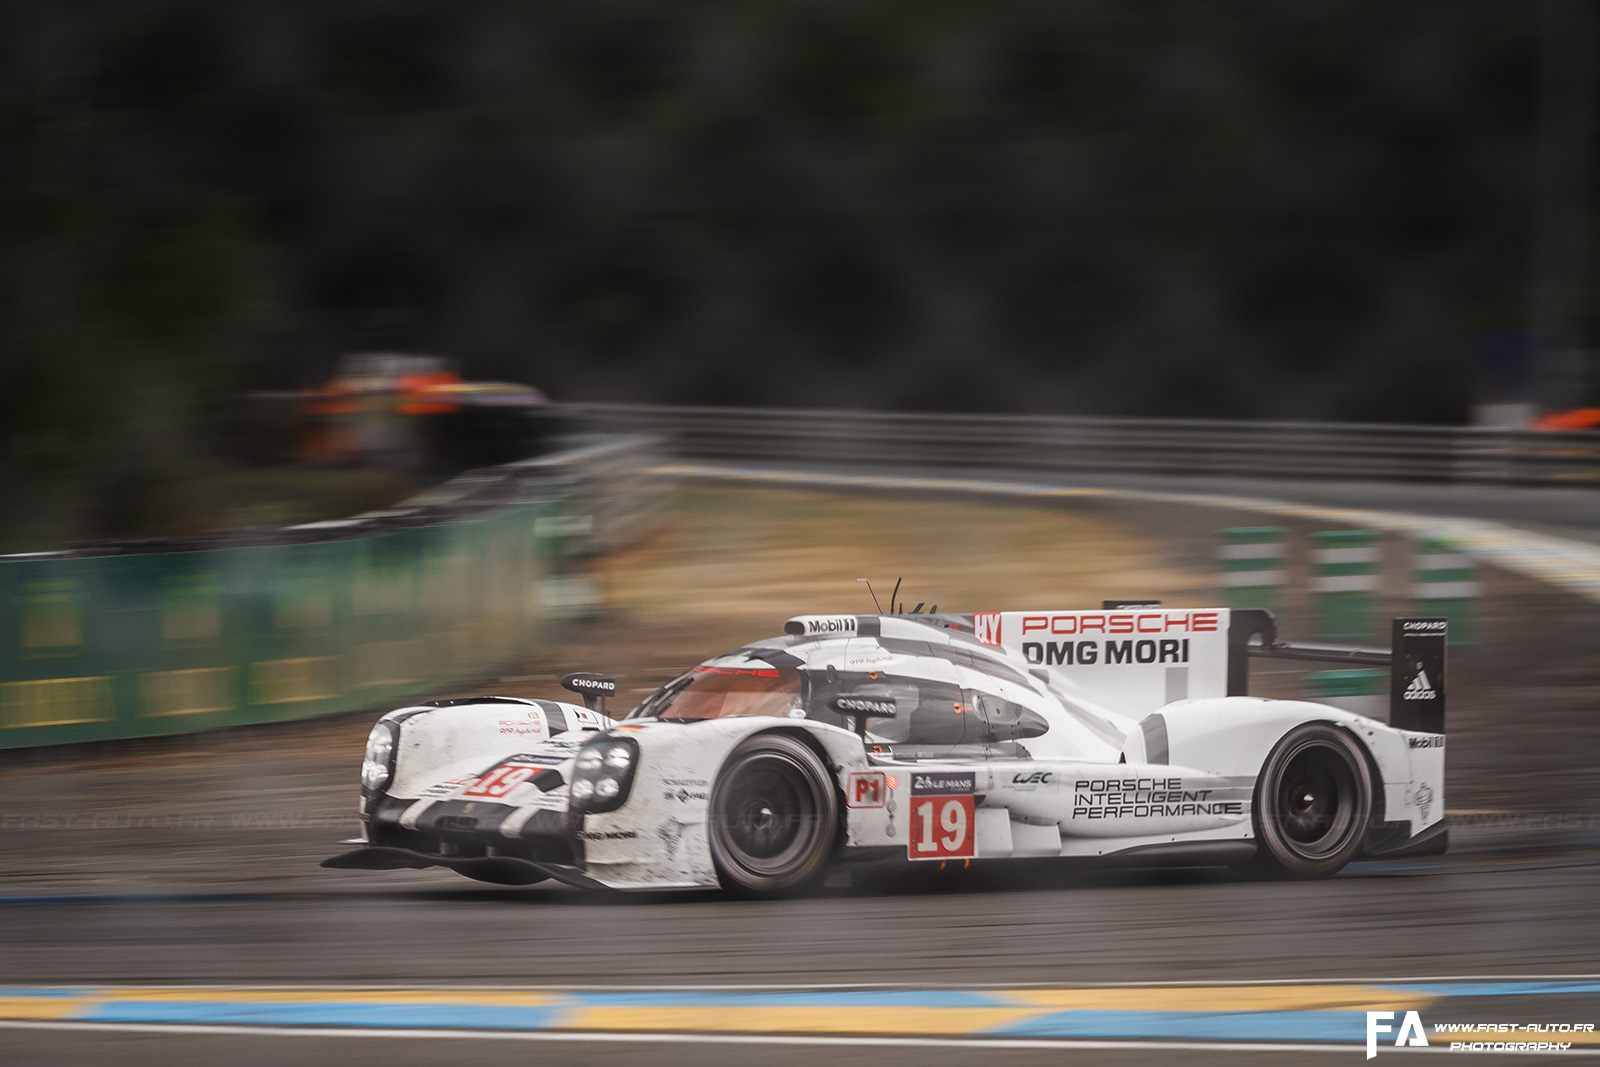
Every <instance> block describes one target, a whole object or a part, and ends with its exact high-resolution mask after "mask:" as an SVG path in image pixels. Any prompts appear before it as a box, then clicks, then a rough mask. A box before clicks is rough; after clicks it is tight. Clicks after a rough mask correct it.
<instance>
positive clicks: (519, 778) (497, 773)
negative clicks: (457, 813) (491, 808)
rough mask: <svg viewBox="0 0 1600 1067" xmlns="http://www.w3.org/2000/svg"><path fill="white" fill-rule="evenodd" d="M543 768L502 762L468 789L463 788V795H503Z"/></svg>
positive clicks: (496, 796) (495, 796) (494, 796)
mask: <svg viewBox="0 0 1600 1067" xmlns="http://www.w3.org/2000/svg"><path fill="white" fill-rule="evenodd" d="M541 770H543V768H542V767H528V766H526V765H519V764H515V763H502V764H501V765H500V766H498V767H496V768H495V769H494V770H492V771H490V772H489V773H488V774H485V775H484V776H483V777H482V778H479V779H478V780H477V781H476V782H473V783H472V784H471V785H470V786H468V787H467V788H466V789H463V790H462V791H461V795H462V796H464V797H493V798H498V797H503V796H505V795H506V794H507V793H509V792H511V791H512V790H513V789H515V788H516V787H517V786H519V785H521V784H522V783H523V782H526V781H527V780H528V779H529V778H532V777H533V776H534V775H536V774H538V773H539V772H540V771H541Z"/></svg>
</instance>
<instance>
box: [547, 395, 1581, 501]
mask: <svg viewBox="0 0 1600 1067" xmlns="http://www.w3.org/2000/svg"><path fill="white" fill-rule="evenodd" d="M568 410H569V411H570V412H571V413H572V414H573V415H574V416H576V417H577V419H578V420H580V421H582V422H583V423H585V424H586V425H589V426H592V427H594V428H596V429H607V430H611V431H619V430H626V431H629V432H635V433H648V434H651V435H654V436H657V437H659V438H661V440H662V441H663V443H664V445H665V447H666V449H667V451H669V452H671V453H672V454H674V455H676V456H679V457H682V458H706V459H784V460H791V461H792V460H797V459H800V460H805V461H806V462H810V463H815V462H828V463H858V462H862V461H871V462H878V463H891V464H904V465H916V466H927V467H942V468H947V469H948V468H961V467H1005V468H1014V469H1019V470H1050V471H1092V472H1127V473H1150V474H1212V475H1250V476H1260V477H1280V478H1308V477H1311V478H1346V479H1359V480H1382V481H1417V482H1469V483H1483V484H1498V485H1580V486H1591V485H1592V486H1597V487H1600V433H1597V432H1581V433H1577V432H1574V433H1541V432H1535V431H1529V430H1505V429H1492V428H1479V427H1447V426H1398V425H1383V424H1362V423H1316V422H1233V421H1223V420H1209V419H1123V418H1100V417H1089V416H1048V415H942V414H921V413H901V412H869V411H808V410H789V409H782V408H712V407H662V406H654V405H643V404H576V405H571V406H570V407H569V408H568Z"/></svg>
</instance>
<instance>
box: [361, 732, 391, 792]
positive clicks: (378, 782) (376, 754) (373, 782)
mask: <svg viewBox="0 0 1600 1067" xmlns="http://www.w3.org/2000/svg"><path fill="white" fill-rule="evenodd" d="M394 740H395V738H394V727H393V726H392V725H390V724H389V723H387V722H382V721H379V722H377V723H374V724H373V726H372V732H371V733H369V734H368V735H367V751H366V755H364V756H362V758H361V788H363V789H365V790H367V791H368V792H372V793H375V792H377V791H378V790H380V789H382V788H383V787H384V786H386V785H388V784H389V778H390V776H391V775H393V774H394Z"/></svg>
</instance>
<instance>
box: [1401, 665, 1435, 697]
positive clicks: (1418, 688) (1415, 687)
mask: <svg viewBox="0 0 1600 1067" xmlns="http://www.w3.org/2000/svg"><path fill="white" fill-rule="evenodd" d="M1438 695H1439V694H1438V693H1435V692H1434V691H1433V686H1431V685H1429V684H1428V672H1427V671H1418V672H1417V676H1416V677H1415V678H1413V679H1411V684H1410V685H1408V686H1406V691H1405V694H1404V699H1406V700H1432V699H1433V698H1434V697H1436V696H1438Z"/></svg>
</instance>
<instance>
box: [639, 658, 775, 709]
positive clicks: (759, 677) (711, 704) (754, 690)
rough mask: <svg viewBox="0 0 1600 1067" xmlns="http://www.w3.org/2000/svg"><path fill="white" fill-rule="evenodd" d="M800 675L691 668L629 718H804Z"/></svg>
mask: <svg viewBox="0 0 1600 1067" xmlns="http://www.w3.org/2000/svg"><path fill="white" fill-rule="evenodd" d="M803 706H804V700H803V695H802V684H801V679H800V672H799V671H796V670H794V669H792V668H789V669H784V670H779V669H778V668H776V667H696V668H694V669H693V670H691V671H690V672H689V673H688V674H684V675H681V676H679V677H678V678H675V679H673V680H672V681H670V682H668V683H667V684H666V685H664V686H662V687H661V688H660V689H657V690H656V691H655V692H654V693H652V694H651V695H650V696H649V697H647V698H645V700H644V702H643V703H642V704H640V705H639V706H638V707H636V708H634V709H633V711H632V713H630V714H629V716H628V717H629V718H630V719H636V718H640V717H645V716H648V717H652V718H657V719H666V720H676V721H680V722H681V721H688V720H695V719H726V718H730V717H732V716H735V715H769V716H776V717H778V718H787V717H789V712H790V711H792V710H794V711H800V714H799V715H797V716H795V717H796V718H804V717H805V714H804V711H803V710H802V709H803Z"/></svg>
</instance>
